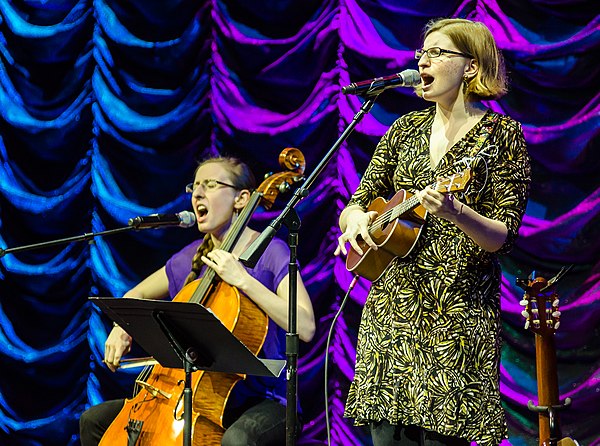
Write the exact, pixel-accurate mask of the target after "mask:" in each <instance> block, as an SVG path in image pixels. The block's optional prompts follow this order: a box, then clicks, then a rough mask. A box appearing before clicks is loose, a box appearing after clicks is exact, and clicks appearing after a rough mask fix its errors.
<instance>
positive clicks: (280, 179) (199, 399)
mask: <svg viewBox="0 0 600 446" xmlns="http://www.w3.org/2000/svg"><path fill="white" fill-rule="evenodd" d="M279 164H280V166H281V167H282V168H285V169H287V170H288V171H284V172H280V173H277V174H273V175H270V176H268V177H267V178H266V179H265V180H264V181H263V182H262V183H261V185H260V186H259V187H258V188H257V189H256V190H255V191H254V192H253V193H252V195H251V197H250V200H249V202H248V204H247V205H246V206H245V207H244V209H243V210H242V211H241V212H240V214H239V216H238V218H237V219H236V220H235V221H234V222H233V224H232V225H231V228H230V229H229V231H228V233H227V236H226V237H225V239H224V240H223V242H222V244H221V246H220V249H222V250H225V251H228V252H231V251H232V250H233V248H234V247H235V245H236V243H237V242H238V240H239V238H240V236H241V234H242V232H243V230H244V228H245V227H246V226H247V224H248V222H249V221H250V218H251V216H252V214H253V213H254V211H255V210H256V208H257V207H258V205H259V204H260V203H261V202H262V203H263V206H264V207H265V208H267V209H268V208H270V207H271V206H272V204H273V203H274V201H275V199H276V197H277V195H278V193H279V192H284V191H286V190H287V189H289V188H290V184H293V183H295V182H298V181H301V180H302V179H303V176H302V174H303V173H304V166H305V163H304V156H303V154H302V152H300V150H298V149H295V148H286V149H284V150H283V151H282V152H281V153H280V155H279ZM217 277H218V276H217V274H216V273H215V272H214V270H212V269H210V268H207V269H206V271H205V273H204V275H203V276H202V277H201V278H200V279H196V280H194V281H192V282H191V283H189V284H187V285H186V286H185V287H183V288H182V289H181V290H180V291H179V293H178V294H177V295H176V296H175V297H174V298H173V301H174V302H192V303H198V304H201V305H203V306H204V307H206V308H208V309H210V310H211V311H212V312H213V313H214V314H215V316H217V318H219V320H220V321H221V322H222V323H223V325H225V327H227V329H228V330H229V331H230V332H231V333H233V335H234V336H235V337H236V338H238V339H239V340H240V341H241V342H242V343H244V344H245V345H246V347H247V348H248V349H249V350H250V351H251V352H252V353H253V354H254V355H256V354H258V352H259V351H260V349H261V348H262V345H263V343H264V341H265V338H266V335H267V329H268V323H269V318H268V316H267V315H266V314H265V313H264V311H263V310H262V309H260V308H259V307H258V306H257V305H256V304H255V303H254V302H253V301H252V300H251V299H249V298H248V297H246V296H244V295H243V294H241V293H240V292H239V291H238V290H237V289H236V288H235V287H232V286H230V285H229V284H227V283H225V282H224V281H219V280H217ZM129 362H130V364H129V365H131V362H132V360H130V361H129ZM147 362H148V358H143V359H140V360H139V363H141V364H143V363H147ZM244 378H245V375H243V374H230V373H219V372H208V371H203V370H196V371H194V372H193V373H192V374H191V388H192V389H193V396H192V414H191V426H190V431H191V437H192V440H191V442H192V444H193V445H194V446H201V445H202V446H204V445H220V444H221V438H222V436H223V433H224V432H225V429H224V427H223V415H224V411H225V406H226V403H227V400H228V398H229V395H230V393H231V391H232V390H233V387H234V386H235V384H236V383H237V382H239V381H240V380H242V379H244ZM184 384H185V372H184V371H183V370H182V369H179V368H167V367H162V366H161V365H160V364H156V365H152V366H149V367H146V368H144V370H143V371H142V372H141V373H140V375H139V376H138V378H137V379H136V388H135V396H134V397H133V398H131V399H126V400H125V404H124V406H123V408H122V409H121V411H120V412H119V414H118V415H117V417H116V418H115V419H114V420H113V422H112V423H111V424H110V426H109V427H108V429H107V430H106V432H105V433H104V435H103V437H102V439H101V441H100V443H99V445H100V446H114V445H128V446H134V445H137V446H149V445H176V444H182V443H183V435H184V417H183V411H184V404H183V403H184V398H183V396H184Z"/></svg>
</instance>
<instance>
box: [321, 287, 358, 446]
mask: <svg viewBox="0 0 600 446" xmlns="http://www.w3.org/2000/svg"><path fill="white" fill-rule="evenodd" d="M356 282H358V276H357V275H355V276H354V279H352V282H350V286H349V287H348V291H346V295H345V296H344V298H343V299H342V303H341V304H340V309H339V310H338V311H337V313H336V314H335V317H334V318H333V321H332V322H331V328H330V329H329V334H328V335H327V345H326V346H325V373H324V374H325V427H326V428H327V444H328V445H329V446H331V428H330V426H329V398H328V393H329V392H328V390H327V389H328V381H329V373H328V370H329V344H330V342H331V335H332V333H333V327H335V323H336V321H337V319H338V317H339V316H340V314H342V310H343V309H344V306H345V305H346V301H347V300H348V296H350V292H351V291H352V290H353V289H354V287H355V285H356Z"/></svg>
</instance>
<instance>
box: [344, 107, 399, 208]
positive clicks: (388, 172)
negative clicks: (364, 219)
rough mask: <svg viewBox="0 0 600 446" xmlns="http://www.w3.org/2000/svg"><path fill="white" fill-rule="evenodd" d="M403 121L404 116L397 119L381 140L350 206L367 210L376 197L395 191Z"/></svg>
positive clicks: (349, 203)
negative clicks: (395, 176) (394, 180)
mask: <svg viewBox="0 0 600 446" xmlns="http://www.w3.org/2000/svg"><path fill="white" fill-rule="evenodd" d="M402 122H403V118H399V119H397V120H396V121H395V122H394V123H393V124H392V125H391V126H390V128H389V129H388V130H387V131H386V132H385V134H384V135H383V136H382V137H381V139H380V140H379V143H378V144H377V147H376V148H375V152H374V153H373V157H372V158H371V161H370V162H369V165H368V166H367V170H366V171H365V174H364V175H363V177H362V178H361V180H360V184H359V185H358V188H357V189H356V191H355V192H354V194H353V195H352V198H351V199H350V201H349V202H348V206H351V205H355V204H357V205H359V206H360V207H362V208H363V209H364V210H366V209H367V208H368V207H369V205H370V204H371V203H372V202H373V200H375V198H377V197H386V196H387V195H389V194H390V193H391V192H394V186H393V185H394V182H393V177H394V171H395V169H396V166H397V164H398V148H399V146H400V137H401V135H402V131H401V128H402Z"/></svg>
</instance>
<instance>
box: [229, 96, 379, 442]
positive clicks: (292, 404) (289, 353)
mask: <svg viewBox="0 0 600 446" xmlns="http://www.w3.org/2000/svg"><path fill="white" fill-rule="evenodd" d="M379 93H381V91H379V92H376V93H375V94H369V95H366V96H365V99H366V100H365V102H364V103H363V105H362V106H361V108H360V110H359V111H358V112H357V113H356V115H354V118H353V119H352V122H350V124H348V126H347V127H346V129H345V130H344V131H343V132H342V134H341V135H340V137H339V138H338V140H337V141H336V142H335V143H334V144H333V146H332V147H331V148H330V149H329V151H328V152H327V154H326V155H325V157H324V158H323V159H322V160H321V162H320V163H319V164H318V166H317V167H316V168H315V170H314V171H313V172H312V173H311V174H310V175H309V177H308V178H307V179H306V181H305V182H304V184H303V185H302V186H301V187H300V188H298V189H297V190H296V192H295V193H294V195H293V196H292V198H291V199H290V201H289V202H288V203H287V204H286V206H285V208H284V209H283V211H282V212H281V214H279V216H278V217H277V218H275V219H274V220H273V221H272V222H271V223H270V224H269V226H268V227H267V228H266V229H265V230H264V231H263V232H262V233H261V234H260V235H259V236H258V237H257V238H256V239H255V240H254V242H253V243H252V244H251V245H250V246H249V247H248V248H247V249H246V250H245V251H244V252H243V253H242V255H241V256H240V257H239V260H240V261H241V262H242V263H243V264H244V265H246V266H247V267H249V268H254V266H255V265H256V262H257V261H258V259H260V256H261V255H262V254H263V253H264V251H265V249H266V248H267V246H268V244H269V243H270V242H271V240H272V239H273V237H274V236H275V234H276V233H277V231H278V230H279V228H281V225H282V223H283V224H285V225H286V227H287V228H288V230H289V235H288V245H289V247H290V263H289V268H288V271H289V278H290V279H289V281H290V289H289V299H288V332H287V333H286V343H285V347H286V358H287V371H286V379H287V387H286V423H285V431H286V446H293V445H295V444H296V435H297V428H296V421H297V411H298V408H297V401H298V398H297V387H298V374H297V364H298V350H299V348H298V344H299V343H298V332H297V322H298V288H297V274H298V265H297V264H296V251H297V242H298V229H299V228H300V219H299V218H298V214H297V213H296V211H295V210H294V207H295V206H296V204H298V202H299V201H300V200H302V199H303V198H304V197H306V196H308V189H309V188H310V186H312V184H313V183H314V181H315V179H316V178H317V177H318V176H319V175H320V174H321V172H322V171H323V170H324V169H325V166H326V165H327V163H329V161H330V160H331V158H332V157H333V155H334V154H335V152H336V151H337V149H338V148H339V147H340V145H341V144H342V142H344V141H345V140H346V139H347V138H348V136H349V135H350V133H351V132H352V131H353V130H354V128H355V127H356V125H357V124H358V123H359V122H360V121H361V120H362V118H363V117H364V115H365V114H367V113H369V111H370V110H371V108H372V107H373V105H374V104H375V100H376V99H377V96H379Z"/></svg>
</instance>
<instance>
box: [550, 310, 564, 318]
mask: <svg viewBox="0 0 600 446" xmlns="http://www.w3.org/2000/svg"><path fill="white" fill-rule="evenodd" d="M561 314H562V313H561V312H560V311H558V310H557V311H555V312H553V313H552V317H560V315H561Z"/></svg>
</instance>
